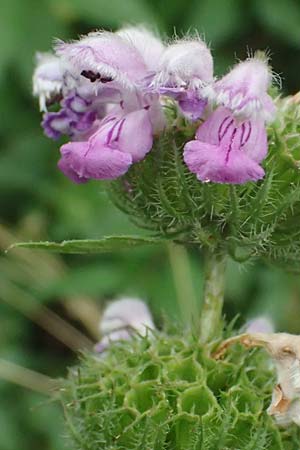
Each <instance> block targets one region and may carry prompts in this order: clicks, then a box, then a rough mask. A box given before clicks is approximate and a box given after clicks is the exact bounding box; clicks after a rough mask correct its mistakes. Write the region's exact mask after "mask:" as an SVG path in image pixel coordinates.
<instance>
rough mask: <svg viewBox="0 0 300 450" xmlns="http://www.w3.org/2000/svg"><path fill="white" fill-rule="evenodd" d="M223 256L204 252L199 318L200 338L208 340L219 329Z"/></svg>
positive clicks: (223, 277)
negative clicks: (202, 293)
mask: <svg viewBox="0 0 300 450" xmlns="http://www.w3.org/2000/svg"><path fill="white" fill-rule="evenodd" d="M225 268H226V264H225V257H224V255H221V256H220V255H215V254H212V253H208V252H207V253H206V255H205V279H204V299H203V305H202V313H201V318H200V338H201V341H202V342H208V341H210V340H211V339H212V338H214V337H215V336H216V335H217V333H218V331H219V329H220V322H221V316H222V307H223V298H224V285H225V282H224V281H225Z"/></svg>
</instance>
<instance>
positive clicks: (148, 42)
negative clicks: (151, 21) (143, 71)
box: [116, 26, 165, 71]
mask: <svg viewBox="0 0 300 450" xmlns="http://www.w3.org/2000/svg"><path fill="white" fill-rule="evenodd" d="M116 34H117V35H118V36H120V37H121V38H122V39H124V41H127V42H129V43H130V44H131V45H132V46H133V47H135V48H136V49H137V51H138V52H139V53H140V55H142V57H143V59H144V62H145V65H146V67H147V69H148V70H150V71H151V70H155V71H156V70H157V69H158V65H159V61H160V58H161V57H162V54H163V52H164V50H165V46H164V44H163V43H162V41H161V40H160V39H159V38H158V37H157V36H156V35H155V34H154V33H152V32H151V31H150V30H148V29H147V28H145V27H143V26H139V27H130V26H129V27H124V28H121V30H119V31H117V33H116Z"/></svg>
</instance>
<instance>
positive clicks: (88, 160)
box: [58, 138, 132, 182]
mask: <svg viewBox="0 0 300 450" xmlns="http://www.w3.org/2000/svg"><path fill="white" fill-rule="evenodd" d="M91 139H92V138H90V139H89V141H87V142H69V143H68V144H65V145H63V146H62V147H61V154H62V157H61V159H60V161H59V163H58V167H59V168H60V169H61V170H62V172H64V174H65V175H67V176H68V177H69V178H71V179H72V180H73V181H75V182H76V177H78V179H80V180H81V179H84V180H88V179H95V180H111V179H115V178H117V177H120V176H121V175H124V173H126V172H127V170H128V168H129V167H130V165H131V163H132V157H131V155H129V154H128V153H123V152H120V151H119V150H114V149H111V148H109V147H107V146H105V144H102V145H101V144H100V143H99V142H97V143H96V144H94V145H93V143H92V142H91ZM70 173H72V174H74V176H70Z"/></svg>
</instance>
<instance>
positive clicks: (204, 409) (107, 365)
mask: <svg viewBox="0 0 300 450" xmlns="http://www.w3.org/2000/svg"><path fill="white" fill-rule="evenodd" d="M64 383H65V386H64V388H63V389H62V395H61V399H62V402H63V406H64V410H65V414H66V418H67V424H68V427H69V431H70V436H71V437H72V439H73V443H74V445H75V446H76V448H77V449H78V450H79V449H80V450H83V449H84V450H100V449H101V450H125V449H126V450H129V449H130V450H138V449H139V450H228V449H232V450H295V449H296V448H299V447H298V446H297V442H299V437H300V436H299V429H298V428H297V427H291V428H288V429H287V430H280V429H279V428H278V427H277V426H276V425H275V424H274V422H273V419H272V418H271V417H269V416H268V415H267V413H266V409H267V407H268V405H269V404H270V401H271V391H272V388H273V386H274V372H273V370H272V366H271V364H270V360H269V358H268V357H267V355H266V353H265V352H264V350H252V351H250V352H245V349H244V348H242V347H241V346H239V345H235V346H233V347H232V348H231V349H230V350H229V352H228V354H227V357H226V358H225V359H224V360H222V361H215V360H214V359H212V358H211V357H210V356H209V355H208V351H207V349H205V348H203V347H202V346H201V344H200V343H199V339H198V338H197V337H196V336H194V335H192V334H189V333H188V334H187V333H185V337H184V338H183V337H182V336H180V337H179V336H175V335H168V336H167V335H165V334H162V333H161V334H159V333H156V334H155V335H154V336H153V335H152V334H151V335H150V334H149V336H146V337H144V338H143V337H136V338H134V339H133V340H132V341H130V342H122V343H118V344H114V345H112V346H111V347H110V348H109V350H108V351H107V353H105V354H104V355H102V356H100V357H99V356H98V355H95V354H90V353H89V354H84V355H83V357H82V360H81V363H80V366H79V367H78V368H76V369H72V370H71V371H70V374H69V378H68V380H66V381H65V382H64Z"/></svg>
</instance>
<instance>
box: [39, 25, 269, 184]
mask: <svg viewBox="0 0 300 450" xmlns="http://www.w3.org/2000/svg"><path fill="white" fill-rule="evenodd" d="M271 81H272V75H271V71H270V69H269V67H268V64H267V60H266V59H264V58H262V57H259V56H254V57H249V58H248V59H247V60H246V61H244V62H240V63H238V64H237V65H236V66H235V67H234V68H233V69H232V70H231V71H230V72H229V73H228V74H227V75H225V76H224V77H223V78H221V79H220V80H216V79H215V78H214V75H213V59H212V55H211V53H210V50H209V48H208V47H207V45H206V44H205V43H204V42H203V41H202V40H201V39H200V38H199V37H193V38H185V39H182V40H175V42H173V43H170V44H168V45H166V44H164V43H163V42H161V41H160V39H159V38H158V37H157V36H155V35H154V34H152V33H151V32H150V31H148V30H146V29H144V28H142V27H127V28H124V29H121V30H120V31H118V32H116V33H112V32H107V31H99V32H94V33H90V34H88V35H87V36H84V37H82V38H81V39H80V40H78V41H74V42H71V43H64V42H61V41H58V42H56V44H55V47H54V54H39V55H38V57H37V67H36V69H35V72H34V76H33V86H34V94H35V95H36V96H38V97H39V99H40V108H41V110H42V111H43V112H44V116H43V122H42V126H43V128H44V131H45V133H46V135H47V136H49V137H50V138H53V139H58V138H59V137H60V136H61V135H67V136H69V138H70V142H68V143H67V144H64V145H62V147H61V149H60V151H61V159H60V161H59V163H58V166H59V168H60V170H61V171H62V172H63V173H64V174H65V175H66V176H68V177H69V178H70V179H71V180H73V181H74V182H76V183H82V182H86V181H88V180H89V179H109V180H112V179H115V178H118V177H120V176H122V175H124V174H125V173H126V172H127V171H128V170H129V168H130V166H131V165H132V164H134V163H136V162H139V161H141V160H142V159H144V158H145V157H146V155H147V153H148V152H150V151H151V149H152V147H153V141H154V138H155V137H156V136H158V135H159V134H160V133H161V132H162V131H163V130H164V129H166V128H167V127H168V126H170V124H169V123H168V121H167V118H166V114H165V111H166V108H168V105H169V104H170V102H171V103H173V104H175V105H177V107H178V111H179V113H180V114H182V116H184V117H185V118H186V120H187V121H190V122H191V123H192V122H195V121H199V127H198V129H197V131H196V136H195V139H194V140H192V141H189V142H186V144H185V146H184V152H183V159H184V162H185V164H186V165H187V166H188V168H189V170H190V171H191V172H193V173H195V174H196V176H197V178H198V179H199V180H200V181H202V182H208V181H211V182H215V183H234V184H242V183H245V182H247V181H256V180H259V179H261V178H263V176H264V170H263V168H262V167H261V165H260V163H261V162H262V161H263V159H264V158H265V157H266V155H267V150H268V143H267V136H266V130H265V125H266V122H269V121H271V120H273V119H274V116H275V112H276V111H275V107H274V104H273V101H272V99H271V97H270V96H269V95H268V88H269V87H270V85H271ZM55 103H57V104H59V108H58V109H57V110H56V111H52V110H51V111H47V108H48V107H49V106H50V105H53V104H55Z"/></svg>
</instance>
